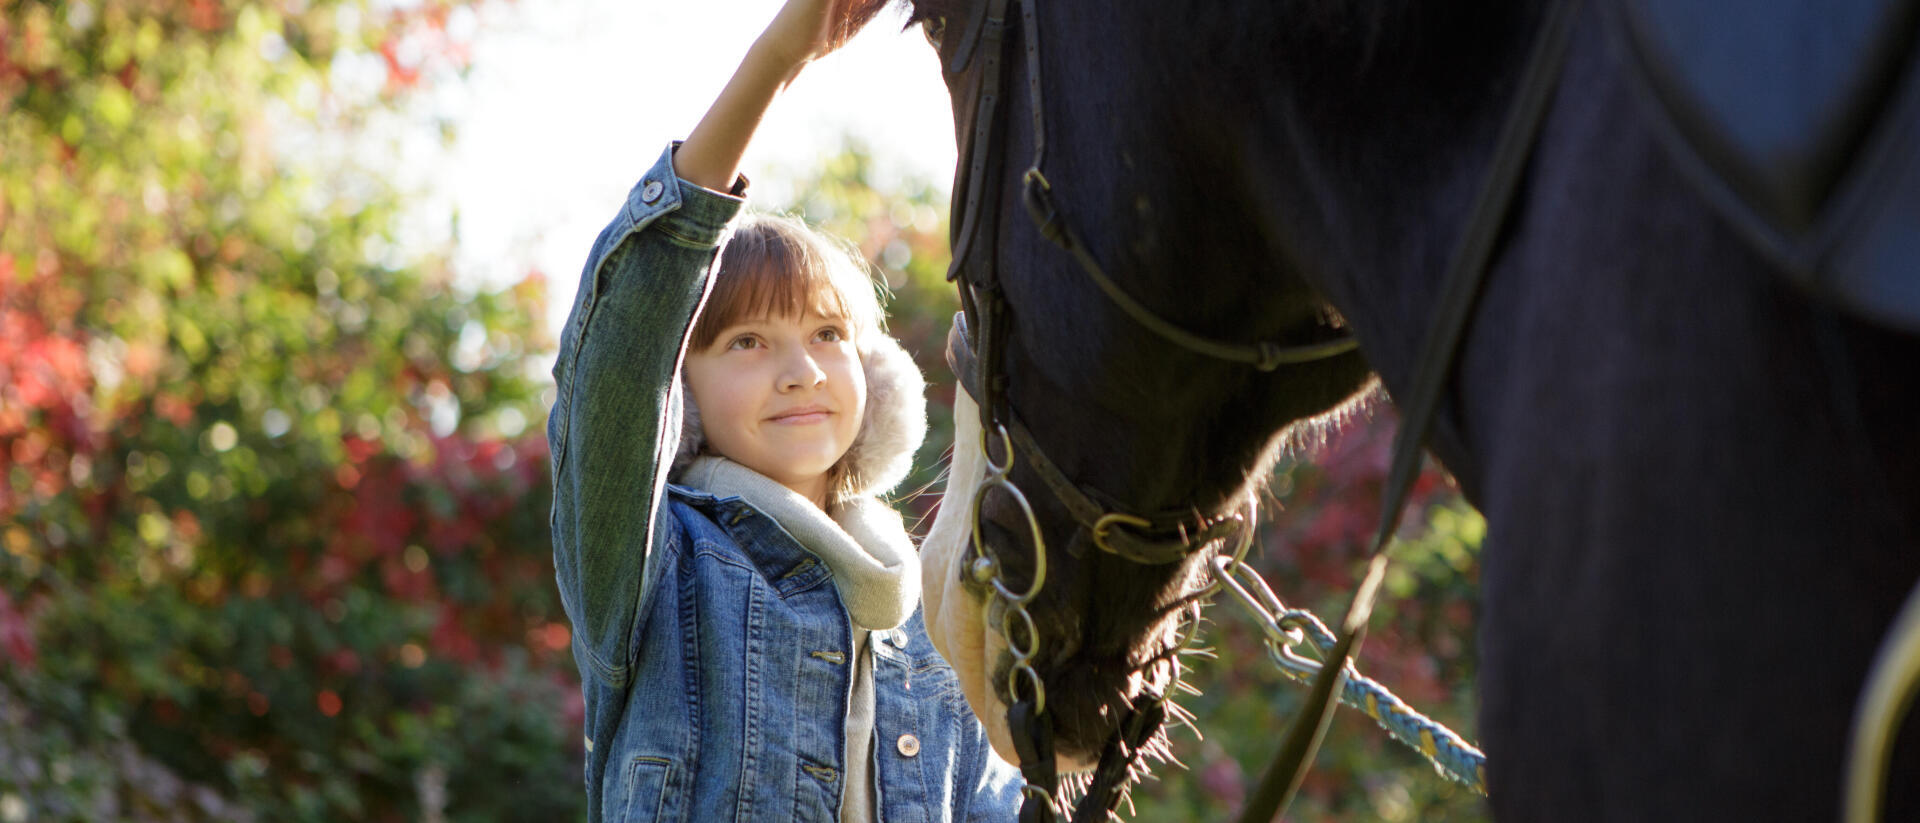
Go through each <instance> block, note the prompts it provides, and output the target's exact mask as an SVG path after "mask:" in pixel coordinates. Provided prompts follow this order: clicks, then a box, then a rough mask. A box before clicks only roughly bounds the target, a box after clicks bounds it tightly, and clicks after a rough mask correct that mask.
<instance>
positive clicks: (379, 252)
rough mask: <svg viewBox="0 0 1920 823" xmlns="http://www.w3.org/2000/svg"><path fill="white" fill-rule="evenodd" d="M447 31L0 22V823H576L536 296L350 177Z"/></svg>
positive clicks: (230, 16)
mask: <svg viewBox="0 0 1920 823" xmlns="http://www.w3.org/2000/svg"><path fill="white" fill-rule="evenodd" d="M463 3H464V0H462V2H460V3H452V2H444V1H442V0H428V2H423V3H407V4H397V5H396V4H385V3H374V2H365V1H364V0H285V2H247V0H192V1H191V2H180V3H150V2H141V1H140V0H90V1H89V0H76V1H75V2H14V3H8V4H5V5H4V6H0V157H4V158H5V159H6V160H5V164H4V166H0V229H3V231H4V233H3V234H0V453H4V454H6V455H7V457H8V460H7V461H6V465H7V468H6V472H5V476H4V478H0V547H4V552H3V553H0V661H4V665H0V685H4V687H5V691H4V692H0V713H5V714H6V715H7V716H8V721H7V722H6V727H7V732H6V734H5V735H0V761H4V762H0V816H3V817H4V818H5V819H7V820H17V819H22V818H23V817H24V818H25V819H33V820H101V819H163V818H164V819H227V818H229V817H234V816H252V815H254V814H257V815H258V816H259V817H261V818H264V819H272V820H283V819H284V820H337V819H370V820H392V819H403V818H404V819H412V818H424V819H458V820H465V819H475V820H478V819H501V820H519V819H529V818H551V817H559V816H565V815H566V814H568V813H570V812H572V811H573V810H575V809H577V808H578V807H579V805H580V803H581V797H580V790H579V782H578V777H577V775H578V757H577V751H576V749H577V744H576V743H574V742H573V740H574V739H575V735H573V734H572V733H570V732H569V731H566V730H567V729H568V718H567V717H566V714H567V713H568V712H574V713H577V711H578V706H577V704H578V693H577V691H575V690H574V687H573V686H572V683H571V680H570V678H571V666H570V664H569V663H568V662H567V661H566V650H567V644H568V635H567V629H566V627H565V625H564V623H563V622H561V618H560V612H559V609H558V604H557V602H556V600H557V599H556V597H555V596H554V591H553V585H552V583H551V579H552V575H551V565H550V561H549V560H548V557H549V551H550V549H549V545H548V541H547V537H546V514H547V496H546V493H545V484H546V482H547V474H546V468H545V462H544V440H543V439H542V438H541V437H539V436H538V428H539V425H540V422H541V420H542V419H543V417H544V403H543V402H542V400H541V397H540V394H541V390H542V383H541V381H539V380H538V379H537V378H536V377H535V376H532V375H530V370H529V369H528V368H527V366H528V362H529V359H530V357H532V356H533V355H537V354H539V353H540V352H541V351H542V350H544V349H546V348H548V347H549V344H548V342H547V341H546V340H544V339H543V337H542V334H541V333H540V331H539V330H540V325H541V319H540V318H542V317H543V311H542V308H541V301H542V299H543V291H544V289H543V286H542V284H541V282H540V280H539V279H538V278H532V279H529V280H528V281H527V282H525V283H524V284H522V285H519V286H516V287H514V288H512V289H509V290H507V291H504V292H501V293H497V294H479V295H464V294H462V293H461V292H460V290H459V289H456V288H455V287H454V285H453V283H452V277H451V272H450V271H449V270H448V266H447V263H446V255H445V254H444V253H423V254H415V253H412V252H407V251H403V250H402V244H401V243H400V242H399V241H398V239H397V238H396V234H395V232H396V230H395V226H396V223H397V218H398V216H399V215H400V214H401V209H402V207H403V205H404V199H403V198H402V197H401V196H400V195H399V194H397V193H396V192H395V190H394V189H393V187H392V186H391V185H390V184H389V183H387V182H386V181H385V178H384V177H383V174H384V173H386V172H387V171H388V169H384V168H381V167H380V166H379V165H378V164H377V163H369V162H361V161H359V160H358V159H357V157H358V155H356V153H355V149H356V146H357V145H358V144H357V142H356V141H358V140H360V139H362V138H360V137H356V136H355V135H364V134H366V133H370V132H373V131H377V129H378V128H379V127H380V126H381V125H382V124H383V123H389V124H390V123H391V122H392V120H393V119H394V118H395V117H396V116H397V114H396V113H397V112H399V111H400V110H401V107H402V106H403V104H404V103H405V101H406V100H407V99H408V95H409V94H410V93H411V92H412V91H413V90H414V89H416V88H418V87H420V86H422V85H423V84H426V83H430V82H433V81H434V80H436V79H444V78H447V77H449V76H452V75H455V74H457V73H458V72H459V71H460V70H461V69H462V68H463V65H464V48H465V46H464V44H463V43H461V42H459V41H458V40H457V39H456V38H455V37H453V36H451V35H450V34H449V31H450V27H449V22H450V20H456V19H457V18H458V17H459V16H460V15H464V14H468V13H470V12H469V10H467V9H464V8H463V7H462V5H463ZM455 28H457V27H455ZM131 762H137V763H139V764H142V765H141V767H140V768H130V767H127V766H126V765H125V764H127V763H131ZM236 809H237V810H239V811H236Z"/></svg>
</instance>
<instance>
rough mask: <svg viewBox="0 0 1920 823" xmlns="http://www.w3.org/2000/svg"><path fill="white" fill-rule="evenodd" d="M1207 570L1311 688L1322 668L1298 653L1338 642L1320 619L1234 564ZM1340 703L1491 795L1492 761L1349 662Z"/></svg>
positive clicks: (1281, 662) (1221, 561)
mask: <svg viewBox="0 0 1920 823" xmlns="http://www.w3.org/2000/svg"><path fill="white" fill-rule="evenodd" d="M1208 568H1209V569H1210V570H1211V571H1212V572H1213V578H1214V584H1215V585H1217V586H1222V587H1224V588H1225V589H1226V590H1227V591H1229V592H1231V593H1232V594H1233V596H1234V600H1235V601H1237V602H1238V603H1239V604H1240V605H1241V607H1243V608H1244V609H1245V610H1246V611H1247V614H1248V615H1249V616H1251V617H1252V618H1253V620H1254V622H1255V623H1256V624H1258V625H1259V626H1260V630H1261V631H1262V632H1263V633H1265V635H1266V638H1265V643H1266V646H1267V655H1268V656H1269V657H1270V658H1271V659H1272V660H1273V663H1274V665H1275V666H1276V667H1278V668H1279V669H1280V673H1281V674H1283V675H1286V677H1287V678H1288V679H1290V680H1293V681H1295V682H1299V683H1308V682H1311V681H1312V680H1313V678H1314V676H1315V675H1317V674H1319V673H1320V669H1321V663H1320V661H1318V660H1313V659H1311V658H1307V657H1304V656H1302V655H1301V654H1300V653H1299V652H1296V651H1294V647H1296V646H1298V645H1300V644H1301V643H1303V642H1311V643H1312V644H1313V646H1314V648H1316V649H1318V650H1319V651H1320V653H1321V654H1323V655H1324V654H1326V653H1328V652H1330V651H1332V650H1333V647H1334V646H1335V644H1336V643H1337V638H1336V637H1335V636H1334V634H1333V632H1332V631H1331V630H1329V629H1328V628H1327V626H1326V624H1325V623H1322V622H1320V618H1318V617H1316V616H1314V614H1313V612H1310V611H1307V610H1306V609H1290V608H1287V605H1286V604H1285V603H1282V602H1281V601H1280V598H1279V597H1278V596H1276V595H1274V593H1273V589H1272V588H1271V587H1269V586H1268V585H1267V581H1266V580H1264V579H1262V578H1261V577H1260V574H1259V573H1258V572H1256V571H1254V570H1253V568H1252V567H1249V566H1247V565H1246V564H1245V563H1243V562H1239V561H1238V560H1237V559H1234V558H1226V557H1215V558H1213V559H1212V560H1211V561H1210V562H1209V564H1208ZM1346 669H1347V676H1346V682H1345V684H1344V685H1343V686H1342V688H1341V692H1340V702H1342V703H1345V704H1347V705H1348V706H1350V707H1352V708H1355V709H1359V710H1360V711H1361V712H1363V713H1365V714H1366V715H1367V716H1368V717H1371V718H1373V720H1374V722H1375V723H1378V724H1380V727H1381V728H1383V729H1386V730H1387V733H1388V734H1390V735H1392V736H1393V738H1394V739H1395V740H1398V741H1400V742H1401V743H1404V744H1406V745H1407V746H1409V747H1411V748H1412V749H1413V750H1414V751H1417V752H1419V753H1421V754H1422V755H1425V756H1426V758H1427V759H1428V760H1430V761H1432V762H1433V765H1434V768H1435V770H1436V771H1438V772H1440V773H1441V774H1442V775H1444V776H1446V777H1447V778H1449V779H1452V780H1454V781H1455V782H1458V783H1461V784H1464V785H1466V786H1467V787H1468V788H1471V789H1473V790H1474V791H1476V792H1479V793H1480V794H1486V793H1487V765H1486V764H1487V756H1486V755H1485V754H1483V753H1482V752H1481V751H1480V750H1479V749H1478V748H1476V747H1475V746H1474V745H1473V744H1471V743H1468V742H1467V741H1466V739H1465V738H1462V737H1461V736H1460V735H1458V734H1455V733H1454V732H1453V730H1452V729H1449V728H1447V727H1446V726H1444V725H1441V724H1440V723H1438V722H1436V721H1435V720H1433V719H1432V718H1429V717H1427V716H1426V715H1424V714H1421V713H1420V712H1418V711H1415V710H1414V709H1413V707H1411V706H1408V705H1407V703H1406V701H1404V700H1401V699H1400V698H1399V697H1397V696H1395V695H1394V693H1393V692H1391V691H1388V690H1387V688H1386V687H1385V686H1382V685H1380V683H1379V682H1377V681H1375V680H1372V679H1370V678H1368V677H1365V676H1363V675H1361V674H1360V670H1359V669H1357V668H1355V667H1354V665H1353V663H1352V662H1351V661H1349V662H1348V663H1347V664H1346Z"/></svg>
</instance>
